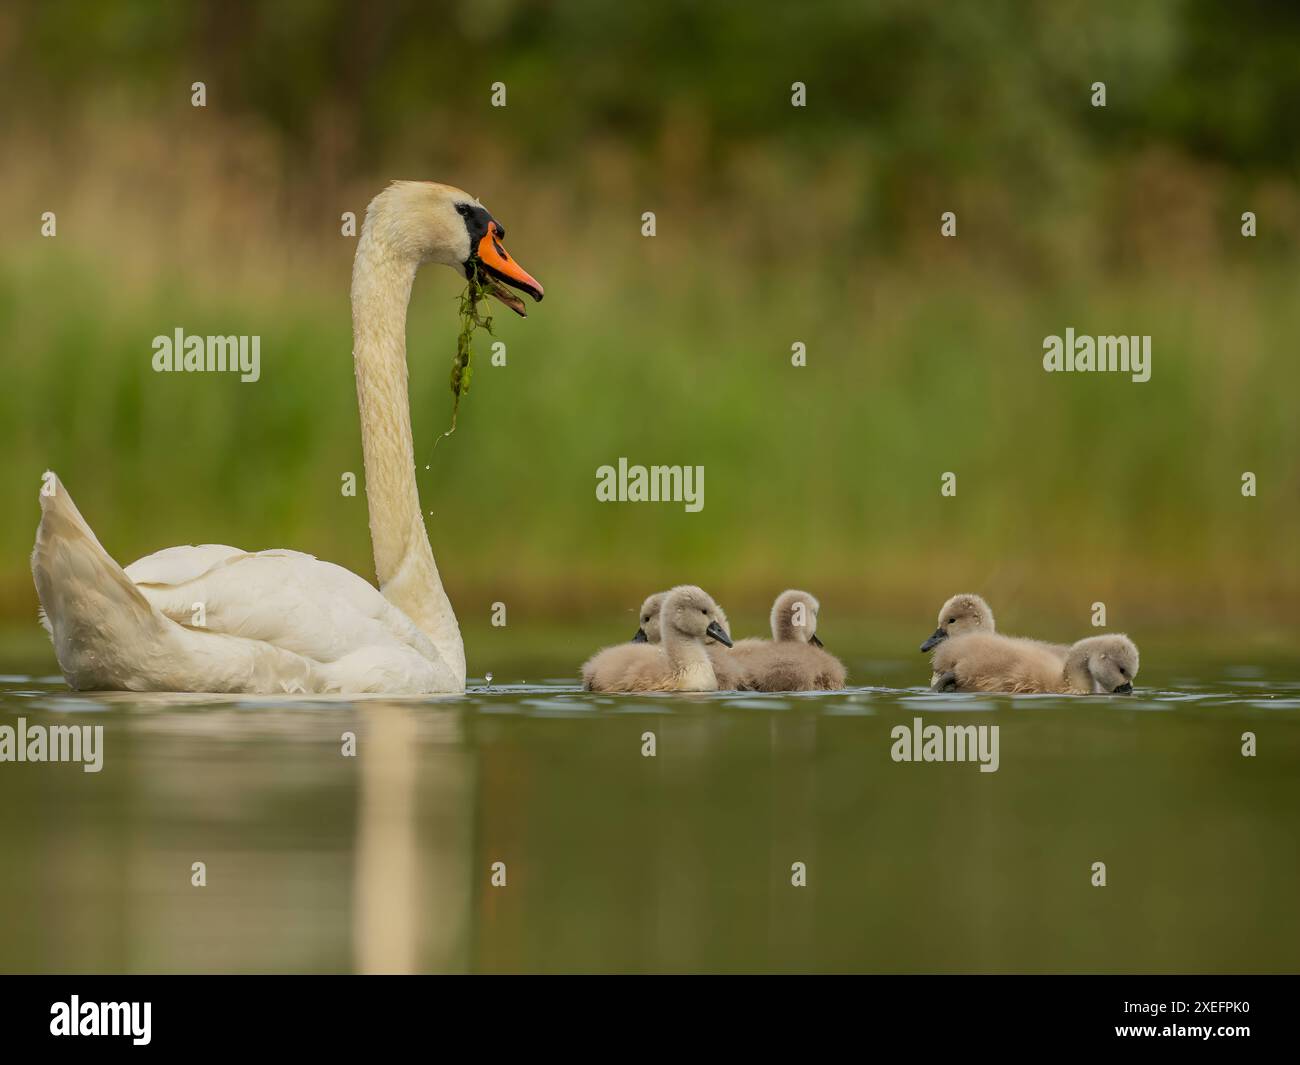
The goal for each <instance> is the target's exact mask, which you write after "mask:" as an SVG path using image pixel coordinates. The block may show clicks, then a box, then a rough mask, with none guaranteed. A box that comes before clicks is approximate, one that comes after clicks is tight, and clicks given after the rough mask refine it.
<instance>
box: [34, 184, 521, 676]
mask: <svg viewBox="0 0 1300 1065" xmlns="http://www.w3.org/2000/svg"><path fill="white" fill-rule="evenodd" d="M504 236H505V231H504V230H503V229H502V228H501V225H500V223H498V222H497V221H496V219H495V218H493V217H492V215H491V214H489V213H488V211H487V209H486V208H484V207H483V205H482V204H480V203H479V202H478V201H477V200H475V199H474V197H472V196H470V195H469V194H468V193H466V192H462V191H461V190H460V189H456V188H452V187H451V186H450V185H439V184H435V183H433V182H422V181H396V182H393V183H392V184H391V185H390V186H389V187H388V188H387V189H385V190H384V191H383V192H381V193H380V194H379V195H378V196H376V197H375V198H374V199H373V200H372V201H371V202H370V206H369V208H368V209H367V211H366V219H365V223H364V224H363V225H362V228H361V236H360V238H359V239H358V241H357V250H356V256H355V258H354V260H353V267H352V326H353V359H354V362H355V365H356V379H357V404H358V407H359V408H360V414H361V442H362V449H363V452H364V458H365V472H366V498H367V503H368V506H369V512H370V537H371V541H372V546H373V548H374V555H375V571H376V575H377V577H378V581H379V590H376V589H375V588H374V586H372V585H371V584H370V583H368V582H367V581H365V580H363V579H362V578H360V577H358V576H356V575H355V574H353V573H350V572H348V571H347V570H345V569H342V568H341V567H339V566H336V565H333V564H332V563H329V562H321V561H319V560H318V559H316V558H313V557H312V556H311V555H305V554H302V553H300V552H298V551H258V552H247V551H241V550H239V549H238V548H234V547H226V546H223V545H217V544H207V545H203V546H200V547H171V548H167V549H166V550H163V551H159V552H157V553H155V554H152V555H148V556H146V557H145V558H142V559H140V560H139V561H137V562H135V563H133V564H132V565H130V566H128V567H127V568H126V569H125V570H123V569H122V568H121V567H120V566H118V564H117V563H116V562H114V561H113V559H112V558H111V557H110V556H109V554H108V553H107V552H106V551H105V550H104V549H103V548H102V547H101V546H100V544H99V541H98V540H97V539H96V537H95V534H94V533H93V532H92V531H91V529H90V526H89V525H87V524H86V522H85V521H84V520H83V518H82V517H81V514H80V513H79V512H78V510H77V507H76V505H75V504H74V503H73V502H72V498H71V497H70V496H69V495H68V492H67V490H66V489H65V488H64V487H63V485H62V484H61V483H60V482H59V480H58V478H56V477H55V476H54V475H53V474H52V473H47V474H46V476H45V479H44V483H43V486H42V489H41V494H40V502H41V523H40V527H39V528H38V529H37V533H36V547H35V550H34V551H33V552H32V575H33V577H34V579H35V581H36V591H37V594H38V595H39V597H40V600H41V605H42V609H43V616H42V621H43V623H44V624H45V626H46V628H47V629H48V630H49V632H50V635H51V637H52V638H53V641H54V650H55V654H56V656H57V657H58V660H59V666H60V668H61V669H62V670H63V675H64V676H65V677H66V678H67V681H68V684H69V685H71V686H72V687H73V688H74V689H82V690H84V689H91V688H98V689H125V690H128V691H202V692H250V693H275V692H385V693H393V694H403V693H412V694H414V693H428V692H460V691H464V689H465V650H464V645H463V644H462V642H461V636H460V627H459V625H458V624H457V623H456V615H455V614H454V613H453V611H452V607H451V602H450V601H449V600H448V598H447V593H446V592H445V591H444V590H443V586H442V581H441V579H440V578H439V576H438V567H437V565H436V564H435V563H434V560H433V551H432V549H431V548H430V546H429V539H428V535H427V533H426V531H425V526H424V518H423V513H422V511H421V510H420V501H419V496H418V493H417V491H416V483H415V459H414V451H413V445H412V440H411V416H410V405H409V399H408V394H407V369H406V309H407V303H408V302H409V299H410V295H411V285H412V283H413V282H414V280H415V273H416V270H418V269H419V267H420V266H422V265H424V264H425V263H431V262H432V263H442V264H443V265H445V266H450V267H452V268H454V269H455V270H457V271H459V272H461V273H462V274H463V275H464V276H465V277H470V276H471V275H472V273H473V271H474V270H475V268H476V267H477V268H478V269H479V270H480V271H481V275H480V276H484V277H485V281H486V283H487V284H488V287H489V289H490V291H491V294H492V295H494V296H496V297H497V298H498V299H500V300H501V301H502V302H503V303H505V304H506V305H507V306H509V307H510V308H511V309H512V310H514V311H516V312H517V313H519V314H524V306H523V301H522V300H521V299H520V298H519V297H518V296H517V295H515V294H514V293H512V292H510V291H509V290H507V289H506V288H505V287H504V285H503V284H502V283H503V282H504V283H505V284H509V285H513V286H514V287H516V288H518V289H521V290H522V291H524V292H526V293H528V294H529V295H531V296H532V297H533V299H535V300H540V299H541V298H542V286H541V285H539V284H538V283H537V282H536V281H535V280H534V279H533V278H532V277H531V276H530V275H529V274H528V273H526V272H525V271H524V270H523V269H522V268H521V267H520V266H519V265H518V264H517V263H516V262H515V261H514V260H513V259H511V258H510V256H509V255H507V254H506V252H505V249H504V248H502V246H501V243H500V241H501V238H503V237H504Z"/></svg>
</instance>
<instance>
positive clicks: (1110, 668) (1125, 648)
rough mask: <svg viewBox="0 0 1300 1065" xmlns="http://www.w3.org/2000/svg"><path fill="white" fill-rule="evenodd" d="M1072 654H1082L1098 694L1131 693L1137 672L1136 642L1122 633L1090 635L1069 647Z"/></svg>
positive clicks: (1094, 690) (1072, 655) (1095, 691)
mask: <svg viewBox="0 0 1300 1065" xmlns="http://www.w3.org/2000/svg"><path fill="white" fill-rule="evenodd" d="M1070 656H1071V658H1074V657H1076V656H1081V657H1082V658H1083V664H1084V668H1086V669H1087V671H1088V675H1089V676H1090V677H1091V678H1092V690H1093V692H1094V693H1095V694H1098V695H1109V694H1111V693H1114V694H1116V695H1128V694H1130V693H1131V692H1132V691H1133V681H1134V679H1135V678H1136V677H1137V673H1138V649H1137V644H1135V643H1134V642H1133V641H1132V640H1130V639H1129V638H1128V637H1127V636H1125V635H1123V634H1122V633H1110V634H1108V635H1106V636H1089V637H1088V638H1087V639H1086V640H1080V641H1079V642H1078V643H1076V644H1075V645H1074V646H1073V647H1072V648H1070Z"/></svg>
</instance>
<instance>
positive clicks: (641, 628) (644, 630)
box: [632, 592, 731, 646]
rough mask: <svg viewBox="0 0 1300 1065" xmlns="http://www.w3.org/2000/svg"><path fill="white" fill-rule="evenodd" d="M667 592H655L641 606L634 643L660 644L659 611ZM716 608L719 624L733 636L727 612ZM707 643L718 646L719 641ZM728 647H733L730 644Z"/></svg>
mask: <svg viewBox="0 0 1300 1065" xmlns="http://www.w3.org/2000/svg"><path fill="white" fill-rule="evenodd" d="M667 595H668V593H667V592H655V594H654V595H649V596H646V600H645V602H644V603H642V604H641V612H640V613H639V614H638V615H637V630H636V634H635V635H634V636H633V637H632V642H633V643H658V642H659V611H660V610H661V609H662V608H663V605H664V598H665V597H666V596H667ZM714 606H715V607H716V609H717V611H718V624H720V625H721V626H722V628H723V631H725V632H726V633H727V635H728V636H730V635H731V624H730V623H729V622H728V621H727V615H726V612H725V611H724V610H723V609H722V607H720V606H717V604H716V603H715V604H714ZM706 642H707V643H711V644H716V643H717V642H718V641H717V640H715V639H713V637H711V636H710V637H709V639H708V640H707V641H706ZM727 646H731V645H730V644H728V645H727Z"/></svg>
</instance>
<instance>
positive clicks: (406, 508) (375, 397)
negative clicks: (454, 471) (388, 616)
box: [352, 218, 465, 687]
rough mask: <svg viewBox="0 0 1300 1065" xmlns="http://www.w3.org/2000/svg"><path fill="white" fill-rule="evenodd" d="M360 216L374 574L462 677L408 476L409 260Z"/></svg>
mask: <svg viewBox="0 0 1300 1065" xmlns="http://www.w3.org/2000/svg"><path fill="white" fill-rule="evenodd" d="M370 222H371V219H370V218H367V219H366V223H365V225H364V226H363V227H362V230H361V237H360V239H359V240H358V242H357V254H356V259H355V261H354V263H353V267H352V334H353V352H352V355H353V359H354V361H355V362H356V372H357V405H358V407H359V408H360V411H361V446H362V450H363V452H364V455H365V465H366V498H367V501H368V504H369V509H370V540H371V543H372V544H373V546H374V551H375V576H376V578H377V579H378V581H379V589H380V591H381V592H383V594H384V597H385V598H386V599H387V600H388V601H389V602H390V603H392V604H393V605H394V606H396V607H398V608H399V609H401V610H402V611H403V612H404V613H405V614H406V615H407V617H409V618H410V619H411V620H412V621H414V622H415V624H416V625H418V626H419V627H420V629H421V630H422V631H423V632H424V633H425V634H426V635H427V636H428V637H429V638H430V639H431V640H432V641H433V645H434V647H435V649H436V650H437V651H438V653H439V654H440V655H441V656H442V658H443V660H444V662H445V663H446V665H447V667H448V668H449V669H450V670H451V672H452V675H453V678H454V679H456V680H458V682H459V685H460V686H461V687H463V686H464V683H465V646H464V644H463V643H462V642H461V636H460V626H459V625H458V624H457V623H456V615H455V613H454V612H453V611H452V608H451V601H450V600H449V599H448V598H447V593H446V592H445V591H444V590H443V587H442V579H441V578H440V577H439V575H438V567H437V564H436V563H435V562H434V561H433V549H432V548H431V547H430V546H429V537H428V534H427V533H426V532H425V527H424V515H423V512H422V511H421V510H420V496H419V492H418V490H417V488H416V484H415V451H414V446H413V444H412V440H411V404H410V394H409V389H408V385H407V371H406V308H407V304H408V303H409V302H410V299H411V285H412V284H413V283H414V281H415V271H416V268H417V265H418V264H417V263H416V262H415V261H414V260H413V259H412V258H410V257H409V256H403V255H400V254H398V253H397V251H396V249H394V248H392V247H389V246H387V245H386V244H385V242H384V239H383V237H382V236H381V234H380V233H378V232H376V230H375V229H374V228H372V226H371V224H370Z"/></svg>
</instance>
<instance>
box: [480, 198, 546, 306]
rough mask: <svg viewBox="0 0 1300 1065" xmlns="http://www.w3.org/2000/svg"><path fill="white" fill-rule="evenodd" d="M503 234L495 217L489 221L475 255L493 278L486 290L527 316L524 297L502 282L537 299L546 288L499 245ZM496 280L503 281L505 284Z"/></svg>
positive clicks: (538, 299)
mask: <svg viewBox="0 0 1300 1065" xmlns="http://www.w3.org/2000/svg"><path fill="white" fill-rule="evenodd" d="M504 236H505V231H504V230H502V228H501V226H500V224H499V223H498V222H497V221H496V220H495V219H493V220H492V221H490V222H488V229H487V232H486V233H484V234H483V239H482V240H480V241H479V242H478V248H477V249H476V251H475V256H476V258H477V259H478V261H479V265H480V266H482V267H483V272H484V273H485V274H487V275H488V278H489V280H490V281H491V282H492V283H491V284H490V285H489V286H488V292H490V293H491V294H492V295H493V296H495V297H496V298H497V299H499V300H500V301H501V302H502V303H504V304H505V305H506V306H507V307H509V308H510V309H511V310H512V311H514V312H515V313H516V314H518V315H520V316H522V317H524V318H527V317H528V312H527V311H525V310H524V301H523V300H521V299H520V298H519V297H518V296H516V295H515V294H514V293H513V292H511V291H510V290H509V289H507V288H506V287H505V285H513V286H514V287H515V288H517V289H520V290H521V291H523V292H527V293H528V294H529V295H530V296H532V297H533V299H535V300H537V301H538V302H539V303H540V302H541V300H542V296H543V295H545V292H544V290H543V289H542V286H541V284H540V283H539V282H538V280H537V279H536V278H535V277H533V275H532V274H530V273H529V272H528V271H527V270H525V269H524V268H523V267H522V266H520V265H519V264H518V263H517V262H515V261H514V259H512V258H510V253H509V252H507V251H506V250H505V248H503V247H502V246H501V238H502V237H504ZM497 282H504V283H505V285H502V284H498V283H497Z"/></svg>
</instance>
